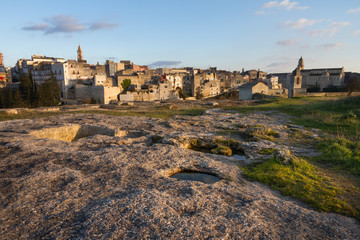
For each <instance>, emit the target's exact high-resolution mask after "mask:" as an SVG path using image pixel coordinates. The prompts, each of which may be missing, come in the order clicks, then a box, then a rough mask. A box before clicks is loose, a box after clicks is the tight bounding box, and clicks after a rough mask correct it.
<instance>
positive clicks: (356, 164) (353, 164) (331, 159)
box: [315, 137, 360, 177]
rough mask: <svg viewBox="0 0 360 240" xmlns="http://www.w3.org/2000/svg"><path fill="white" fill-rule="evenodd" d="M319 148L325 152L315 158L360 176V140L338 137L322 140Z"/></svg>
mask: <svg viewBox="0 0 360 240" xmlns="http://www.w3.org/2000/svg"><path fill="white" fill-rule="evenodd" d="M319 148H320V149H321V150H322V152H323V154H322V155H321V156H318V157H316V158H315V160H317V161H319V162H321V163H324V164H330V165H331V166H332V167H334V168H337V169H342V170H345V171H347V172H350V173H352V174H354V175H357V176H359V177H360V142H359V141H356V140H354V139H352V140H350V139H347V138H345V137H338V138H336V139H329V140H325V141H323V142H321V143H320V144H319Z"/></svg>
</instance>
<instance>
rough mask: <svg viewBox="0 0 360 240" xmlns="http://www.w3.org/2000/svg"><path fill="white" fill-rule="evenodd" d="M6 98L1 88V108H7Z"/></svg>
mask: <svg viewBox="0 0 360 240" xmlns="http://www.w3.org/2000/svg"><path fill="white" fill-rule="evenodd" d="M5 107H6V106H5V100H4V96H3V94H2V91H1V90H0V108H5Z"/></svg>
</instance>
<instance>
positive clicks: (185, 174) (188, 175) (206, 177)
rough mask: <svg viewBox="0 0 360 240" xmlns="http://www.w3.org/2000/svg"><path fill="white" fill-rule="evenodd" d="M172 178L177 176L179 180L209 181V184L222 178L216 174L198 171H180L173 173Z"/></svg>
mask: <svg viewBox="0 0 360 240" xmlns="http://www.w3.org/2000/svg"><path fill="white" fill-rule="evenodd" d="M171 178H176V179H178V180H190V181H198V182H203V183H207V184H211V183H215V182H218V181H220V180H221V179H220V178H219V177H217V176H216V175H215V174H210V173H204V172H196V171H182V172H178V173H176V174H174V175H172V176H171Z"/></svg>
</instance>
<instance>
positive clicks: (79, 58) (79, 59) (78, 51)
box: [77, 44, 84, 63]
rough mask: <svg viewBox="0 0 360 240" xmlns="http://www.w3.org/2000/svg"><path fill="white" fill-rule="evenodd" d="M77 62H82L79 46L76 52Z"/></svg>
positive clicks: (82, 57)
mask: <svg viewBox="0 0 360 240" xmlns="http://www.w3.org/2000/svg"><path fill="white" fill-rule="evenodd" d="M77 61H78V62H79V63H80V62H84V56H83V52H82V50H81V47H80V44H79V47H78V50H77Z"/></svg>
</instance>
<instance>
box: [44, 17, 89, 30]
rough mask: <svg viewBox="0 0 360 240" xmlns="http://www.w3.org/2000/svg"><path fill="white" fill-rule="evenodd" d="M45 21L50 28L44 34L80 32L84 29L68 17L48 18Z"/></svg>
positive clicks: (75, 20)
mask: <svg viewBox="0 0 360 240" xmlns="http://www.w3.org/2000/svg"><path fill="white" fill-rule="evenodd" d="M47 21H48V22H49V23H51V26H50V28H48V29H47V30H46V31H45V33H46V34H51V33H59V32H62V33H70V32H81V31H83V30H85V29H86V27H85V26H84V25H82V24H80V23H78V22H77V19H75V18H73V17H70V16H68V15H57V16H54V17H51V18H48V19H47Z"/></svg>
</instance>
